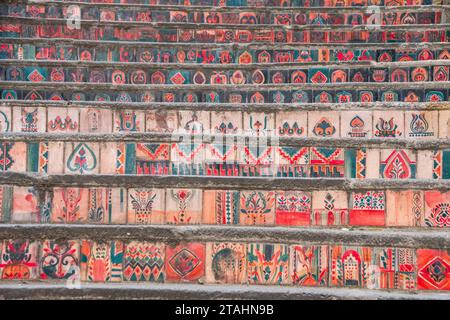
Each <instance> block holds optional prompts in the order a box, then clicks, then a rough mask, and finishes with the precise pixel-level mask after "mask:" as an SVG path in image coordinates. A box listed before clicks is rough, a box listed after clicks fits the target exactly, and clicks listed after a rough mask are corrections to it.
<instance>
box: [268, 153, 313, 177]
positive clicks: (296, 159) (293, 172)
mask: <svg viewBox="0 0 450 320" xmlns="http://www.w3.org/2000/svg"><path fill="white" fill-rule="evenodd" d="M275 150H276V151H275V165H276V168H277V176H278V177H308V176H309V169H310V166H309V164H310V152H309V148H308V147H304V148H301V147H300V148H299V147H276V148H275Z"/></svg>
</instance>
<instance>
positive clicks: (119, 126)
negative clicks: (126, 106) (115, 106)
mask: <svg viewBox="0 0 450 320" xmlns="http://www.w3.org/2000/svg"><path fill="white" fill-rule="evenodd" d="M144 128H145V115H144V112H143V111H139V110H117V111H115V112H114V132H143V131H144Z"/></svg>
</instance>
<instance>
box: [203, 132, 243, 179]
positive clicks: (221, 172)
mask: <svg viewBox="0 0 450 320" xmlns="http://www.w3.org/2000/svg"><path fill="white" fill-rule="evenodd" d="M238 157H239V151H238V145H237V143H236V142H235V141H234V140H233V138H232V137H231V138H230V137H227V136H225V135H223V136H218V137H217V138H216V139H214V143H208V144H206V145H205V164H204V165H205V174H206V175H213V176H237V175H239V164H238Z"/></svg>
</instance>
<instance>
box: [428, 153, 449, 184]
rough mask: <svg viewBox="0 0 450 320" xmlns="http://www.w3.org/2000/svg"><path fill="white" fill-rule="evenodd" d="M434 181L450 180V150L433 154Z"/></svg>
mask: <svg viewBox="0 0 450 320" xmlns="http://www.w3.org/2000/svg"><path fill="white" fill-rule="evenodd" d="M432 160H433V175H432V177H433V179H450V150H449V149H445V150H436V151H434V152H433V159H432Z"/></svg>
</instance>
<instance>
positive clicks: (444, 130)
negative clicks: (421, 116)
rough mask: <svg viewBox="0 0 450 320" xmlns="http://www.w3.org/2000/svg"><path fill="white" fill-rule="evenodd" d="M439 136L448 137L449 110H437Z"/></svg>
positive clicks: (449, 127)
mask: <svg viewBox="0 0 450 320" xmlns="http://www.w3.org/2000/svg"><path fill="white" fill-rule="evenodd" d="M439 138H450V110H441V111H439Z"/></svg>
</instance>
